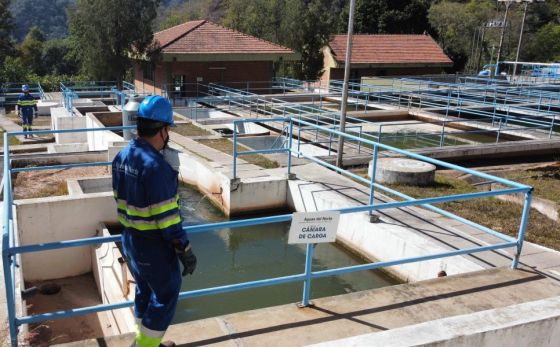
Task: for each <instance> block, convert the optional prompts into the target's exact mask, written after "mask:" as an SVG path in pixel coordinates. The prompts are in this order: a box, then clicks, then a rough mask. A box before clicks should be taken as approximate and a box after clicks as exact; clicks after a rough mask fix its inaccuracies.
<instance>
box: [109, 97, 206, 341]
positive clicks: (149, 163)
mask: <svg viewBox="0 0 560 347" xmlns="http://www.w3.org/2000/svg"><path fill="white" fill-rule="evenodd" d="M174 125H175V124H174V123H173V111H172V109H171V104H170V103H169V101H167V99H165V98H163V97H161V96H148V97H146V98H145V99H144V100H143V101H142V103H141V104H140V106H139V108H138V118H137V127H138V138H136V139H133V140H131V141H130V143H129V144H128V146H127V147H125V148H124V149H123V150H122V151H120V152H119V153H118V154H117V156H116V157H115V159H114V160H113V164H112V170H113V192H114V196H115V199H116V202H117V213H118V218H119V221H120V223H121V224H122V225H123V226H124V231H123V233H122V245H123V249H124V254H125V257H126V259H127V261H128V265H129V269H130V272H131V273H132V276H133V277H134V280H135V281H136V293H135V297H134V314H135V317H136V340H135V343H134V344H133V345H132V346H138V347H158V346H174V345H175V344H174V343H173V342H170V341H168V342H164V343H162V342H161V340H162V339H163V335H164V334H165V331H166V330H167V328H168V327H169V325H170V324H171V320H172V319H173V315H174V314H175V309H176V306H177V300H178V296H179V292H180V289H181V282H182V280H181V270H180V268H179V262H178V260H179V261H180V262H181V263H182V264H183V267H184V270H183V272H182V275H183V276H185V275H186V274H187V273H189V274H192V273H193V271H194V270H195V268H196V257H195V255H194V254H193V252H192V249H191V245H190V242H189V240H188V238H187V233H186V232H185V231H184V230H183V227H182V225H181V224H182V220H181V215H180V209H179V196H178V194H177V189H178V179H177V175H178V173H177V171H175V170H173V168H172V167H171V165H170V164H169V163H167V162H166V161H165V159H164V156H163V155H162V154H161V153H160V151H162V150H163V149H164V148H166V147H167V144H168V142H169V127H170V126H174Z"/></svg>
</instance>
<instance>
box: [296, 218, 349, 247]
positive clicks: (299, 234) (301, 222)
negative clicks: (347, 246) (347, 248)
mask: <svg viewBox="0 0 560 347" xmlns="http://www.w3.org/2000/svg"><path fill="white" fill-rule="evenodd" d="M339 217H340V212H338V211H323V212H295V213H294V214H293V217H292V225H291V227H290V235H289V237H288V243H290V244H292V243H323V242H334V241H335V240H336V230H337V229H338V219H339Z"/></svg>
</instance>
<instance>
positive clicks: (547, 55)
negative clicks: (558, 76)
mask: <svg viewBox="0 0 560 347" xmlns="http://www.w3.org/2000/svg"><path fill="white" fill-rule="evenodd" d="M528 46H529V47H528V48H529V52H528V54H527V56H528V57H529V58H530V59H531V60H533V61H538V62H558V61H560V24H557V23H549V24H547V25H545V26H543V27H542V28H540V30H539V31H538V32H537V33H536V34H535V35H534V37H533V40H531V41H530V43H529V45H528Z"/></svg>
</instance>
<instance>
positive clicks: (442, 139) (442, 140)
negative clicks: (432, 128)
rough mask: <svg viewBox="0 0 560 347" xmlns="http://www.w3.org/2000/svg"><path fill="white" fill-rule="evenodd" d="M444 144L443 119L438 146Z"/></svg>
mask: <svg viewBox="0 0 560 347" xmlns="http://www.w3.org/2000/svg"><path fill="white" fill-rule="evenodd" d="M444 144H445V120H444V121H443V122H442V125H441V138H440V140H439V146H440V147H443V146H444Z"/></svg>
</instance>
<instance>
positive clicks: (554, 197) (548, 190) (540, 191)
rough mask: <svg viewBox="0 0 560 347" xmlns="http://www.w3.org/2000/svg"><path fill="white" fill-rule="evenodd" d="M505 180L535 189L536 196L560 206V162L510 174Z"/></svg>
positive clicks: (507, 174)
mask: <svg viewBox="0 0 560 347" xmlns="http://www.w3.org/2000/svg"><path fill="white" fill-rule="evenodd" d="M503 176H504V177H505V178H508V179H511V180H513V181H516V182H519V183H523V184H526V185H528V186H531V187H534V188H535V191H534V194H535V196H537V197H539V198H543V199H548V200H551V201H554V202H555V203H557V204H560V162H559V163H557V164H555V165H551V166H548V167H546V168H538V169H532V170H527V171H514V172H508V173H506V174H505V175H503Z"/></svg>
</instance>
